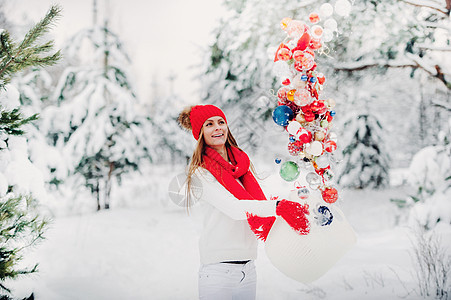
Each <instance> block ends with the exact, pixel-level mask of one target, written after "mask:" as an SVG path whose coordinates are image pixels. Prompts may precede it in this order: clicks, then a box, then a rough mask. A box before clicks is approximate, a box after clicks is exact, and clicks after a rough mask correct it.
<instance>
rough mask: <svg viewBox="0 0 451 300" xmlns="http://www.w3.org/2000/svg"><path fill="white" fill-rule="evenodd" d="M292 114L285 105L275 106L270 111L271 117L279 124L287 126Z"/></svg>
mask: <svg viewBox="0 0 451 300" xmlns="http://www.w3.org/2000/svg"><path fill="white" fill-rule="evenodd" d="M293 116H294V113H293V111H292V110H291V108H289V107H288V106H286V105H280V106H277V107H276V109H275V110H274V111H273V112H272V119H273V120H274V122H276V124H277V125H280V126H287V125H288V122H289V121H291V120H292V119H293Z"/></svg>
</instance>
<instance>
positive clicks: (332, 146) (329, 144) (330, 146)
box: [324, 140, 337, 152]
mask: <svg viewBox="0 0 451 300" xmlns="http://www.w3.org/2000/svg"><path fill="white" fill-rule="evenodd" d="M324 150H326V151H327V152H334V151H335V150H337V143H335V142H334V141H331V140H329V141H326V142H325V143H324Z"/></svg>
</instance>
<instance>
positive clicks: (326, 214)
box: [318, 206, 334, 226]
mask: <svg viewBox="0 0 451 300" xmlns="http://www.w3.org/2000/svg"><path fill="white" fill-rule="evenodd" d="M318 213H319V216H320V217H319V218H318V221H319V224H320V225H321V226H327V225H330V223H332V220H333V219H334V216H333V215H332V213H331V212H330V209H329V208H328V207H327V206H320V207H318Z"/></svg>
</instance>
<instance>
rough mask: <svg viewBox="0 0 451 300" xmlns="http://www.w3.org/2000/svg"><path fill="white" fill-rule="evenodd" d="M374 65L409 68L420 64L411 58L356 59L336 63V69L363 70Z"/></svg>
mask: <svg viewBox="0 0 451 300" xmlns="http://www.w3.org/2000/svg"><path fill="white" fill-rule="evenodd" d="M373 67H385V68H408V67H413V68H416V67H418V64H416V63H415V62H412V61H409V60H402V61H401V60H397V61H389V60H366V61H356V62H347V63H343V64H335V65H334V69H336V70H338V71H362V70H365V69H368V68H373Z"/></svg>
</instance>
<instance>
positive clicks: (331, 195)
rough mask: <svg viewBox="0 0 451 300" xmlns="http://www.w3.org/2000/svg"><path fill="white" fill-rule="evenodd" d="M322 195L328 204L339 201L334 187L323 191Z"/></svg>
mask: <svg viewBox="0 0 451 300" xmlns="http://www.w3.org/2000/svg"><path fill="white" fill-rule="evenodd" d="M321 195H322V196H323V200H324V201H326V202H327V203H334V202H335V201H337V199H338V192H337V189H335V188H333V187H329V188H326V189H325V190H324V191H322V193H321Z"/></svg>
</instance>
